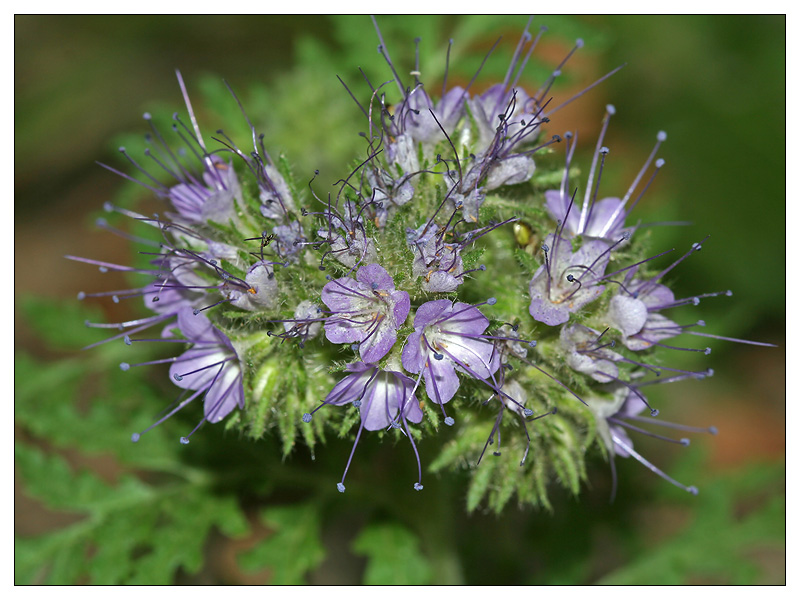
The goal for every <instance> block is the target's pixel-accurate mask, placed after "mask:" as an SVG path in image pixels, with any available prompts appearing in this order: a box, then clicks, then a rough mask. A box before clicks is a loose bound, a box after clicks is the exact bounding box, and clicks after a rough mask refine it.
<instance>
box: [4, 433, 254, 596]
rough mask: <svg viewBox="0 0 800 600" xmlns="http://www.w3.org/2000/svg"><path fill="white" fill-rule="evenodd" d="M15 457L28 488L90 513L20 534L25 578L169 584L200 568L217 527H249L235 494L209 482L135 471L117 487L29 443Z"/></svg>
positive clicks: (18, 572) (19, 576)
mask: <svg viewBox="0 0 800 600" xmlns="http://www.w3.org/2000/svg"><path fill="white" fill-rule="evenodd" d="M14 458H15V461H16V465H17V468H18V469H19V472H20V474H21V476H22V477H23V479H24V480H25V481H27V482H28V486H27V491H28V493H30V494H31V495H33V496H34V497H36V498H38V499H39V500H41V501H42V502H43V503H45V505H46V506H48V507H50V508H54V509H61V510H68V511H70V512H75V513H78V514H80V515H81V516H82V517H83V518H82V519H81V520H80V521H78V522H77V523H75V524H74V525H71V526H69V527H66V528H64V529H61V530H60V531H58V532H55V533H51V534H46V535H42V536H38V537H35V538H23V539H18V540H15V541H16V547H17V550H18V552H19V555H18V557H17V560H16V561H15V581H16V582H17V583H19V584H24V583H53V584H59V585H64V584H70V583H81V582H87V583H93V584H120V583H131V584H137V583H138V584H142V583H147V584H166V583H170V582H171V581H172V580H173V578H174V576H175V573H176V571H177V570H178V569H179V568H181V569H184V570H185V571H186V572H187V573H197V572H198V571H199V570H200V568H201V567H202V564H203V548H204V544H205V540H206V538H207V536H208V534H209V532H210V531H211V529H212V528H214V527H216V528H219V529H220V530H221V531H222V532H224V533H225V534H227V535H240V534H242V533H244V532H245V531H246V523H245V521H244V519H243V517H242V514H241V512H240V510H239V508H238V506H237V502H236V500H235V499H234V498H233V497H230V496H228V497H217V496H215V495H214V494H210V493H209V490H208V489H207V488H206V487H205V486H198V485H193V484H191V483H179V484H172V485H161V486H153V485H148V484H146V483H145V482H143V481H142V480H140V479H138V478H136V477H133V476H124V477H122V478H120V481H119V482H118V483H117V484H116V485H113V486H112V485H108V484H107V483H105V482H104V481H102V480H101V479H99V478H98V477H97V476H96V475H94V474H92V473H90V472H87V471H81V472H77V473H76V472H74V471H73V470H72V469H71V468H70V467H69V466H68V465H67V463H66V461H65V460H64V459H63V458H61V457H58V456H49V455H47V454H45V453H44V452H41V451H39V450H37V449H35V448H33V447H30V446H25V445H22V444H17V445H16V446H15V452H14Z"/></svg>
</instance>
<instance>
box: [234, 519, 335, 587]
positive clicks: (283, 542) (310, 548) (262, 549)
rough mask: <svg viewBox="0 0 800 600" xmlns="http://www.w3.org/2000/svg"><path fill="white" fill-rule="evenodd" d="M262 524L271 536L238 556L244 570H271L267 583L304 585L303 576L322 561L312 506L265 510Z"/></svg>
mask: <svg viewBox="0 0 800 600" xmlns="http://www.w3.org/2000/svg"><path fill="white" fill-rule="evenodd" d="M262 520H263V521H264V523H266V524H267V525H268V526H269V527H271V528H273V529H274V530H275V531H274V533H273V534H272V535H271V536H270V537H268V538H267V539H266V540H264V541H263V542H261V543H260V544H259V545H258V546H256V547H255V548H253V549H252V550H250V551H248V552H245V553H243V554H241V555H240V556H239V563H240V564H241V566H242V568H244V569H247V570H257V569H262V568H264V567H269V568H271V569H272V579H271V583H273V584H276V585H295V584H303V583H305V574H306V573H308V572H309V571H311V570H312V569H314V568H316V567H317V565H319V564H320V563H321V562H322V560H323V559H324V558H325V548H324V547H323V545H322V540H321V533H320V514H319V508H318V507H317V505H316V504H313V503H308V504H300V505H295V506H281V507H274V508H269V509H267V510H265V511H264V512H263V513H262Z"/></svg>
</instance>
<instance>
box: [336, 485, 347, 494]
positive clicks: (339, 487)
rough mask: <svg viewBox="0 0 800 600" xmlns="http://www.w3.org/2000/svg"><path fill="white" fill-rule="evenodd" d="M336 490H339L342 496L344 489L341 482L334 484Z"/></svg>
mask: <svg viewBox="0 0 800 600" xmlns="http://www.w3.org/2000/svg"><path fill="white" fill-rule="evenodd" d="M336 489H337V490H339V491H340V492H341V493H342V494H344V490H345V487H344V484H343V483H341V482H339V483H337V484H336Z"/></svg>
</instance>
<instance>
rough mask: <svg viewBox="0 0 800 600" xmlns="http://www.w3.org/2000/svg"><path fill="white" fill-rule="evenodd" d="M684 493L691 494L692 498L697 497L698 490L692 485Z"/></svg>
mask: <svg viewBox="0 0 800 600" xmlns="http://www.w3.org/2000/svg"><path fill="white" fill-rule="evenodd" d="M686 491H687V492H689V493H690V494H692V496H697V494H698V493H699V490H698V489H697V488H696V487H695V486H693V485H690V486H689V487H688V488H686Z"/></svg>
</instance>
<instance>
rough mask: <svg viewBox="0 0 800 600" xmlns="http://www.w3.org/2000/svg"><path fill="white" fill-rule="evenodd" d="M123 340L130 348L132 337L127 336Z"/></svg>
mask: <svg viewBox="0 0 800 600" xmlns="http://www.w3.org/2000/svg"><path fill="white" fill-rule="evenodd" d="M122 340H123V341H124V342H125V345H126V346H130V345H131V344H132V343H133V342H132V341H131V336H129V335H126V336H125V337H124V338H122Z"/></svg>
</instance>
